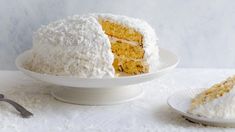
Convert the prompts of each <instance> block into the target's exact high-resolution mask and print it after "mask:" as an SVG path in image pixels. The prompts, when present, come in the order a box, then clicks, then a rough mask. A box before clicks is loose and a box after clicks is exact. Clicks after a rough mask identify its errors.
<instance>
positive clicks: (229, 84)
mask: <svg viewBox="0 0 235 132" xmlns="http://www.w3.org/2000/svg"><path fill="white" fill-rule="evenodd" d="M234 85H235V76H233V77H230V78H228V79H227V80H225V81H223V82H221V83H218V84H215V85H213V86H212V87H211V88H209V89H207V90H206V91H203V92H202V93H200V94H198V95H197V96H196V97H195V98H194V99H193V100H192V103H191V107H190V109H189V111H192V110H193V109H195V108H197V107H198V106H199V105H203V104H205V103H206V102H209V101H212V100H214V99H217V98H219V97H222V96H223V95H224V94H226V93H228V92H230V91H231V90H232V88H233V87H234Z"/></svg>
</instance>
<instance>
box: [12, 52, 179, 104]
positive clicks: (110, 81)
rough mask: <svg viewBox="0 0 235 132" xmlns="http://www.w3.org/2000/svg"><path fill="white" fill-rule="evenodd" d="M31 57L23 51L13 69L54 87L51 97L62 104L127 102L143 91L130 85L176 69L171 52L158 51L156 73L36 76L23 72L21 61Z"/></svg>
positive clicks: (34, 73)
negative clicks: (100, 75)
mask: <svg viewBox="0 0 235 132" xmlns="http://www.w3.org/2000/svg"><path fill="white" fill-rule="evenodd" d="M30 55H31V51H25V52H24V53H22V54H21V55H19V56H18V57H17V59H16V66H17V68H18V69H19V70H20V71H22V72H23V73H25V74H26V75H28V76H30V77H32V78H35V79H37V80H41V81H43V82H47V83H51V84H54V85H52V86H51V87H53V90H52V92H51V93H52V95H53V96H54V97H55V98H56V99H58V100H60V101H63V102H67V103H73V104H84V105H108V104H116V103H122V102H127V101H130V100H134V99H136V98H138V97H140V96H141V95H142V94H143V88H142V87H138V86H136V85H134V84H138V83H143V82H147V81H150V80H153V79H156V78H158V77H160V76H162V75H163V74H165V73H167V72H169V71H170V70H172V69H173V68H175V67H176V66H177V64H178V63H179V60H178V58H177V56H176V55H175V54H173V53H172V52H170V51H168V50H165V49H160V64H159V65H158V66H157V67H158V70H157V71H156V72H152V73H147V74H141V75H134V76H123V77H115V78H101V79H100V78H99V79H98V78H97V79H96V78H78V77H68V76H54V75H48V74H40V73H36V72H33V71H30V70H27V69H25V67H24V65H23V64H24V62H25V61H26V60H27V58H28V57H29V56H30Z"/></svg>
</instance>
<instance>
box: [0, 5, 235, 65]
mask: <svg viewBox="0 0 235 132" xmlns="http://www.w3.org/2000/svg"><path fill="white" fill-rule="evenodd" d="M89 12H109V13H115V14H123V15H128V16H132V17H137V18H142V19H145V20H146V21H148V22H149V23H150V24H151V25H152V26H153V27H154V28H155V30H156V32H157V34H158V37H159V39H160V41H159V45H160V46H161V47H164V48H167V49H170V50H172V51H173V52H175V53H176V54H178V55H179V56H180V58H181V63H180V67H209V68H210V67H213V68H235V52H234V49H235V1H234V0H0V69H15V65H14V60H15V57H16V56H17V55H18V54H20V53H21V52H23V51H24V50H26V49H29V48H30V47H31V45H32V43H31V41H32V33H33V31H35V30H36V29H37V28H38V27H40V25H42V24H47V23H49V22H50V21H53V20H57V19H60V18H63V17H66V16H68V15H73V14H84V13H89Z"/></svg>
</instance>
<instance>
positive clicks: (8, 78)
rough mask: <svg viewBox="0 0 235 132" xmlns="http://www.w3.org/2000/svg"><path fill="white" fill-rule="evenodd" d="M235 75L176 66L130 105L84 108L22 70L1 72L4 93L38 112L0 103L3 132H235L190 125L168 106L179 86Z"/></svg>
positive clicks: (149, 84)
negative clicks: (23, 111) (64, 99)
mask: <svg viewBox="0 0 235 132" xmlns="http://www.w3.org/2000/svg"><path fill="white" fill-rule="evenodd" d="M234 73H235V69H234V70H233V69H175V70H174V71H172V72H171V73H169V74H167V75H165V76H163V77H161V78H159V79H156V80H153V81H151V82H147V83H143V84H140V85H136V87H144V88H145V95H144V96H143V97H142V98H140V99H138V100H136V101H132V102H129V103H124V104H119V105H111V106H80V105H72V104H66V103H62V102H59V101H57V100H55V99H54V98H53V97H52V96H51V95H50V85H49V84H45V83H43V82H39V81H35V80H33V79H31V78H29V77H27V76H25V75H24V74H23V73H21V72H18V71H0V93H4V94H5V96H6V97H7V98H10V99H13V100H15V101H17V102H19V103H20V104H22V105H23V106H25V107H26V108H27V109H29V110H30V111H32V112H33V113H34V116H33V117H32V118H29V119H23V118H21V117H20V116H19V115H18V114H17V112H16V111H15V110H14V109H13V108H12V107H11V106H9V105H8V104H6V103H4V102H0V131H1V132H4V131H7V132H8V131H9V132H14V131H16V132H18V131H20V132H30V131H46V132H47V131H48V132H53V131H56V132H61V131H66V132H75V131H76V132H77V131H82V132H86V131H89V132H90V131H93V132H96V131H99V132H101V131H102V132H103V131H114V132H122V131H133V132H143V131H148V132H149V131H150V132H151V131H160V132H164V131H166V132H168V131H209V130H218V131H219V130H220V131H231V132H232V131H235V128H217V127H206V126H202V125H198V124H193V123H190V122H188V121H186V120H184V119H183V118H182V117H181V116H180V115H178V114H176V113H174V112H173V111H171V110H170V108H169V107H168V106H167V103H166V101H167V97H168V96H169V95H171V94H173V93H174V92H176V91H178V90H183V89H185V90H187V89H191V88H202V87H209V86H210V85H212V84H213V83H216V82H218V81H221V80H223V79H225V78H227V77H228V76H230V75H233V74H234Z"/></svg>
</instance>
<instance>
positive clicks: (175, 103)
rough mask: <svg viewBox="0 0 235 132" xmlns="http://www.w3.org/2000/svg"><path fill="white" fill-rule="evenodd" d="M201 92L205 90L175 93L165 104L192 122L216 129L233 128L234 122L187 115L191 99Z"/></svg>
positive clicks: (188, 90)
mask: <svg viewBox="0 0 235 132" xmlns="http://www.w3.org/2000/svg"><path fill="white" fill-rule="evenodd" d="M203 90H205V89H187V90H183V91H179V92H176V93H175V94H173V95H172V96H170V97H169V98H168V100H167V103H168V105H169V106H170V107H171V108H172V109H173V110H174V111H175V112H177V113H179V114H180V115H182V116H184V117H185V118H186V119H188V120H190V121H192V122H195V123H199V124H204V125H210V126H218V127H235V120H231V119H212V118H205V117H200V116H197V115H192V114H189V113H187V110H188V109H189V107H190V103H191V100H192V98H193V97H195V96H196V95H197V94H199V93H200V92H202V91H203Z"/></svg>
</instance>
